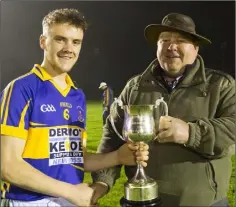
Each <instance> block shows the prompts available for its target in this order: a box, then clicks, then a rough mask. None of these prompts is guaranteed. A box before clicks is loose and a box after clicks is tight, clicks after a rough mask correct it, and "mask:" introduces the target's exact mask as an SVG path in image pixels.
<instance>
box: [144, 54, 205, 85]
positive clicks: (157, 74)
mask: <svg viewBox="0 0 236 207" xmlns="http://www.w3.org/2000/svg"><path fill="white" fill-rule="evenodd" d="M156 79H157V80H158V81H159V80H161V79H162V77H161V71H160V66H159V62H158V60H157V59H155V60H153V61H152V62H151V63H150V64H149V66H148V67H147V69H146V70H145V71H144V72H143V73H142V74H141V79H140V82H143V81H147V80H149V81H153V80H156ZM203 82H206V74H205V67H204V62H203V59H202V57H201V56H200V55H198V56H197V58H196V60H195V63H194V64H193V65H188V66H186V69H185V72H184V77H183V79H182V81H181V82H180V83H179V85H180V86H183V87H186V86H190V85H197V84H201V83H203Z"/></svg>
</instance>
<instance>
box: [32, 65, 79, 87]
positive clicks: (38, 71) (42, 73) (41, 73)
mask: <svg viewBox="0 0 236 207" xmlns="http://www.w3.org/2000/svg"><path fill="white" fill-rule="evenodd" d="M31 71H32V72H33V73H34V74H35V75H37V76H38V77H39V78H40V79H41V80H42V81H48V80H53V78H52V76H51V75H50V74H49V73H48V72H47V70H46V69H45V68H43V67H42V66H41V65H39V64H35V65H34V67H33V69H32V70H31ZM66 83H67V84H68V85H69V86H70V87H73V88H75V89H77V87H76V86H75V85H74V83H73V81H72V80H71V77H70V76H69V75H68V74H66Z"/></svg>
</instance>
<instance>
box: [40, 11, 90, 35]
mask: <svg viewBox="0 0 236 207" xmlns="http://www.w3.org/2000/svg"><path fill="white" fill-rule="evenodd" d="M63 23H68V24H70V25H73V26H75V27H78V28H81V29H82V30H83V32H85V30H86V29H87V27H88V23H87V21H86V20H85V17H84V15H83V14H82V13H81V12H79V11H78V10H77V9H68V8H63V9H56V10H53V11H51V12H49V13H48V14H47V15H46V16H45V17H44V18H43V21H42V26H43V28H44V27H50V26H51V25H53V24H63Z"/></svg>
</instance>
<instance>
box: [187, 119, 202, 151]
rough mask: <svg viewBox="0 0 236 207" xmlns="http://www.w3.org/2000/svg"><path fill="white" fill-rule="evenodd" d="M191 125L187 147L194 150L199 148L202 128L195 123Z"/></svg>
mask: <svg viewBox="0 0 236 207" xmlns="http://www.w3.org/2000/svg"><path fill="white" fill-rule="evenodd" d="M188 124H189V140H188V142H187V143H186V144H185V146H188V147H192V148H194V149H196V148H198V147H199V145H200V140H201V131H200V127H199V126H198V125H197V124H194V123H188Z"/></svg>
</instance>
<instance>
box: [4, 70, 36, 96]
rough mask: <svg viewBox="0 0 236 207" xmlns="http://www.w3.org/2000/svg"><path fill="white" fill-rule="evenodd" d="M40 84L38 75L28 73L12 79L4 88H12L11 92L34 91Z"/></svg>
mask: <svg viewBox="0 0 236 207" xmlns="http://www.w3.org/2000/svg"><path fill="white" fill-rule="evenodd" d="M38 84H39V80H38V78H37V76H36V75H35V74H34V73H32V72H29V73H26V74H24V75H22V76H19V77H18V78H16V79H14V80H12V81H11V82H10V83H9V84H8V85H7V86H6V87H5V89H4V90H7V89H10V91H11V93H17V94H18V95H19V94H22V93H34V92H36V88H37V86H38Z"/></svg>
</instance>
